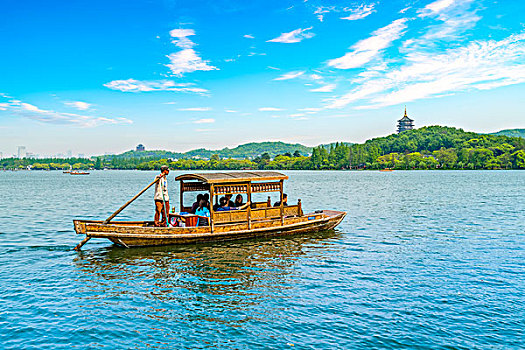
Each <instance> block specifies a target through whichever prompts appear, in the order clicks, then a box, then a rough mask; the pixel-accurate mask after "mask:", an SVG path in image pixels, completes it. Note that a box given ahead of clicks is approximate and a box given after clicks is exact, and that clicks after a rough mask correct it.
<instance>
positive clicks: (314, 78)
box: [310, 74, 323, 80]
mask: <svg viewBox="0 0 525 350" xmlns="http://www.w3.org/2000/svg"><path fill="white" fill-rule="evenodd" d="M310 79H312V80H321V79H323V77H322V76H320V75H319V74H310Z"/></svg>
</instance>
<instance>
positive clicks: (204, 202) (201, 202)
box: [199, 199, 208, 208]
mask: <svg viewBox="0 0 525 350" xmlns="http://www.w3.org/2000/svg"><path fill="white" fill-rule="evenodd" d="M207 205H208V201H207V200H205V199H201V200H200V201H199V208H204V207H206V206H207Z"/></svg>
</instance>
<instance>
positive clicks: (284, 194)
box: [283, 193, 288, 203]
mask: <svg viewBox="0 0 525 350" xmlns="http://www.w3.org/2000/svg"><path fill="white" fill-rule="evenodd" d="M287 202H288V195H287V194H286V193H283V203H287Z"/></svg>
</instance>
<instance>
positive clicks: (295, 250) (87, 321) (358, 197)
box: [0, 171, 525, 349]
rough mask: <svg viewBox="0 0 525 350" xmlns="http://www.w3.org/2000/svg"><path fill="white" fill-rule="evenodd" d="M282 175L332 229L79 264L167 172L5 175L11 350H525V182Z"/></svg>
mask: <svg viewBox="0 0 525 350" xmlns="http://www.w3.org/2000/svg"><path fill="white" fill-rule="evenodd" d="M286 173H287V174H288V175H290V180H289V181H288V182H287V184H286V187H285V192H287V193H288V195H289V201H290V202H295V201H296V200H297V198H298V197H299V198H301V199H302V203H303V208H304V209H305V211H307V210H315V209H339V210H345V211H348V216H347V217H346V219H345V220H344V221H343V223H342V224H341V225H340V226H339V227H338V228H337V229H336V230H335V231H328V232H322V233H317V234H308V235H303V236H294V237H289V238H276V239H265V240H249V241H239V242H230V243H220V244H215V245H194V246H186V247H175V246H172V247H161V248H158V247H157V248H133V249H123V248H119V247H116V246H113V245H112V243H111V242H109V241H107V240H103V239H92V240H91V241H90V242H88V243H87V244H86V245H85V246H84V248H83V250H82V252H74V251H72V248H73V247H74V246H75V245H76V244H77V243H78V242H79V241H80V240H81V239H82V237H81V236H78V235H76V234H75V232H74V231H73V227H72V220H73V218H86V219H90V218H91V219H103V218H105V217H107V216H109V214H111V213H112V212H113V211H114V210H116V209H117V208H118V207H119V206H120V205H121V204H123V203H124V202H126V201H127V200H128V199H130V198H131V197H132V196H133V195H134V194H135V193H137V192H138V191H139V190H140V189H142V188H143V187H144V186H145V185H147V184H148V183H149V182H150V181H151V180H152V179H153V177H154V175H155V174H156V173H153V172H138V171H118V172H117V171H94V172H92V173H91V175H89V176H70V175H67V174H62V173H61V172H16V173H15V172H0V348H15V349H19V348H45V349H48V348H60V347H62V348H71V347H76V348H87V347H93V348H99V347H106V348H109V349H113V348H140V349H143V348H166V349H167V348H171V349H173V348H191V349H194V348H216V347H218V348H225V349H323V348H326V349H333V348H340V349H371V348H391V349H399V348H417V349H431V348H432V349H437V348H447V349H487V348H491V349H518V348H523V346H524V345H523V344H524V342H525V335H524V329H525V246H524V243H525V171H412V172H410V171H408V172H404V171H394V172H390V173H388V172H310V171H300V172H292V171H289V172H286ZM173 175H177V174H174V173H173V172H172V173H171V174H170V177H169V180H170V195H171V198H172V201H171V202H172V205H178V198H179V196H178V192H177V189H178V186H177V185H178V184H176V183H175V181H173V178H174V176H173ZM152 196H153V194H152V191H151V190H150V192H147V193H146V194H145V195H144V196H143V197H141V198H140V199H139V200H137V201H136V203H134V204H132V205H131V206H130V207H129V208H128V209H126V210H125V211H124V212H123V213H122V215H120V216H119V217H120V218H133V219H151V218H152V215H153V200H152ZM188 200H190V199H188Z"/></svg>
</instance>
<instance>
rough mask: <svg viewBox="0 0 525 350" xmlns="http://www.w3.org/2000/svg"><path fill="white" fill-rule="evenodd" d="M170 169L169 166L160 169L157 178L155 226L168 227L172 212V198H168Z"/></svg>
mask: <svg viewBox="0 0 525 350" xmlns="http://www.w3.org/2000/svg"><path fill="white" fill-rule="evenodd" d="M169 173H170V168H168V166H167V165H163V166H161V167H160V174H159V175H157V176H156V177H155V178H156V179H158V181H157V183H156V184H155V196H154V197H153V199H154V200H155V226H157V227H165V226H167V222H168V221H167V219H168V213H169V212H170V197H169V196H168V174H169Z"/></svg>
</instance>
